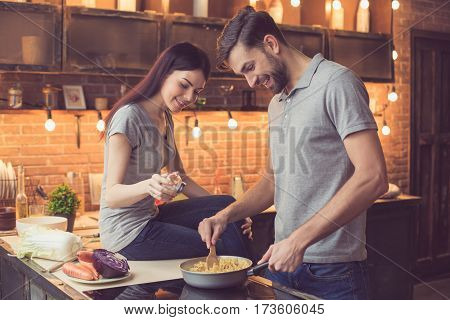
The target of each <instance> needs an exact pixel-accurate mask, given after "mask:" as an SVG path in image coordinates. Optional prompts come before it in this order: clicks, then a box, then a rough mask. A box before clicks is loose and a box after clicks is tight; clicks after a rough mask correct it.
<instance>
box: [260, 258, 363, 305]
mask: <svg viewBox="0 0 450 320" xmlns="http://www.w3.org/2000/svg"><path fill="white" fill-rule="evenodd" d="M265 277H266V278H268V279H270V280H272V281H275V282H278V283H280V284H283V285H285V286H288V287H291V288H294V289H297V290H299V291H302V292H305V293H309V294H312V295H315V296H317V297H319V298H322V299H327V300H365V299H368V294H369V290H368V276H367V263H366V261H355V262H343V263H302V265H301V266H300V267H298V268H297V270H295V271H294V272H292V273H288V272H275V273H272V272H270V271H269V270H267V271H266V274H265Z"/></svg>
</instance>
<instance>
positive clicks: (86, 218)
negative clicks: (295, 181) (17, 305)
mask: <svg viewBox="0 0 450 320" xmlns="http://www.w3.org/2000/svg"><path fill="white" fill-rule="evenodd" d="M418 203H420V198H419V197H414V196H409V195H400V196H399V197H398V198H396V199H379V200H377V201H376V202H375V203H374V205H373V207H374V208H376V209H381V208H383V207H384V206H389V207H392V206H404V205H406V206H409V205H416V204H418ZM265 212H266V213H274V212H275V210H274V208H269V209H268V210H266V211H265ZM97 224H98V212H87V213H85V214H84V215H82V216H79V217H77V219H76V225H75V229H76V231H75V233H77V234H78V235H80V236H86V235H94V234H97V233H98V229H97V228H96V227H97ZM1 236H5V234H3V235H2V234H0V237H1ZM8 238H14V236H13V237H8ZM15 238H17V237H15ZM4 239H5V238H3V240H2V239H0V254H1V255H2V258H6V259H7V260H8V263H12V264H14V267H15V269H17V270H19V271H20V272H23V273H25V274H26V275H27V276H28V277H29V278H31V279H33V281H34V282H36V283H37V284H38V285H40V286H42V287H43V288H45V290H47V291H48V292H49V294H51V295H52V296H54V297H55V298H58V299H90V298H91V299H102V298H105V297H109V299H115V298H117V299H119V298H123V296H124V294H123V292H125V293H126V294H129V293H130V292H134V293H135V294H136V295H135V298H136V299H139V298H140V297H139V295H138V293H139V292H140V293H142V294H144V295H146V296H147V297H153V298H155V299H158V295H159V294H162V293H164V292H166V291H167V292H169V293H167V292H166V293H167V294H169V296H171V297H172V298H173V299H181V298H183V297H184V298H189V297H193V296H195V297H197V298H196V299H233V298H238V299H243V298H246V299H247V298H248V299H252V298H257V297H262V296H264V297H266V299H269V298H268V297H269V296H270V297H272V298H273V297H275V298H276V297H278V296H279V295H274V294H273V292H275V291H273V290H275V289H273V288H271V287H270V286H268V285H267V284H264V283H262V282H261V281H258V278H260V277H256V278H251V279H250V281H247V283H246V285H245V286H244V287H242V288H240V289H237V290H226V291H219V292H212V291H209V290H206V292H203V291H205V290H200V289H195V288H191V287H189V286H187V285H186V284H185V283H184V281H183V280H182V279H180V278H181V273H180V271H179V270H178V265H179V263H180V262H181V260H180V261H172V262H166V265H165V266H163V265H161V264H159V265H158V263H156V265H155V264H154V263H155V262H133V261H131V262H130V265H131V269H132V271H133V270H135V271H138V275H136V274H135V275H134V276H132V277H130V279H126V280H123V281H122V282H117V283H111V284H108V285H102V286H97V287H95V288H93V287H92V286H91V285H84V284H80V283H75V282H73V281H71V280H69V279H67V277H66V276H65V275H64V274H62V272H61V271H58V272H56V273H55V274H50V273H48V272H42V266H39V264H42V265H43V266H44V268H48V267H49V266H51V265H53V264H54V263H55V262H48V261H46V262H41V263H38V264H37V263H36V262H34V261H27V260H21V259H17V258H16V257H12V256H9V255H8V254H12V253H13V249H12V247H11V244H10V243H9V242H11V241H4ZM92 240H94V239H92ZM12 242H14V241H12ZM88 246H89V247H90V248H98V247H100V243H99V242H98V241H97V242H95V240H94V242H91V243H90V244H88ZM37 261H39V260H37ZM148 263H150V264H148ZM152 263H153V265H152ZM167 263H168V265H167ZM161 267H162V269H159V270H167V269H170V270H172V273H170V272H169V275H168V276H166V277H162V278H161V277H154V278H152V277H142V274H149V272H148V271H147V270H152V269H153V270H155V268H156V270H158V268H161ZM158 272H160V271H158ZM61 274H62V275H61ZM261 279H262V278H260V280H261ZM161 280H164V281H162V282H161ZM155 281H157V282H155ZM266 281H267V280H266ZM267 287H269V289H270V290H272V291H271V292H272V295H267ZM114 288H116V289H114ZM165 288H166V289H167V288H172V289H171V290H172V291H170V290H166V289H165ZM255 288H256V289H255ZM152 290H153V291H152ZM252 290H253V291H255V290H262V293H261V294H260V295H258V294H256V296H253V297H252V296H251V295H247V296H245V297H243V296H242V294H243V292H247V293H248V292H250V291H252ZM270 290H269V291H270ZM170 292H172V293H170ZM264 292H266V293H264ZM277 292H278V291H277ZM188 293H189V294H188ZM199 295H200V296H199ZM162 297H164V294H162ZM153 298H152V299H153ZM166 298H167V297H166Z"/></svg>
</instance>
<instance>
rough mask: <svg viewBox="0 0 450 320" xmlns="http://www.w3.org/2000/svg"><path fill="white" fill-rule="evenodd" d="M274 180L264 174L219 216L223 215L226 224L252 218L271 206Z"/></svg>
mask: <svg viewBox="0 0 450 320" xmlns="http://www.w3.org/2000/svg"><path fill="white" fill-rule="evenodd" d="M274 190H275V188H274V180H273V176H272V175H270V174H264V175H263V176H262V177H261V179H260V180H259V181H258V182H257V183H256V184H255V185H254V186H253V187H252V188H250V189H249V190H248V191H247V192H246V193H245V194H244V195H243V196H242V198H240V199H239V200H238V201H236V202H234V203H233V204H231V205H230V206H228V207H227V208H226V209H224V210H222V211H221V212H220V213H219V214H225V215H226V217H227V220H228V222H235V221H238V220H241V219H244V218H246V217H251V216H254V215H256V214H258V213H261V212H262V211H264V210H266V209H267V208H269V207H270V206H271V205H273V197H274Z"/></svg>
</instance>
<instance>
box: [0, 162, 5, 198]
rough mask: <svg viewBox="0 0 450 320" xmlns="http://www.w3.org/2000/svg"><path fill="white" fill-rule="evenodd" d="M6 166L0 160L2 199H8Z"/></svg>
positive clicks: (0, 191) (0, 190)
mask: <svg viewBox="0 0 450 320" xmlns="http://www.w3.org/2000/svg"><path fill="white" fill-rule="evenodd" d="M5 179H6V166H5V163H4V162H3V161H2V160H0V199H6V181H5Z"/></svg>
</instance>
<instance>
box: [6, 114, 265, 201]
mask: <svg viewBox="0 0 450 320" xmlns="http://www.w3.org/2000/svg"><path fill="white" fill-rule="evenodd" d="M75 114H82V118H81V126H80V131H81V146H80V149H78V147H77V144H76V118H75V116H74V115H75ZM103 115H104V116H105V115H106V112H104V113H103ZM197 117H198V119H199V124H200V127H201V128H202V130H203V134H202V136H201V137H200V138H199V139H193V138H192V135H191V131H192V128H193V126H194V118H193V113H192V112H182V113H180V114H177V115H175V116H174V122H175V137H176V141H177V146H178V149H179V151H180V154H181V157H182V159H183V162H184V166H185V168H186V170H187V171H188V172H189V173H190V175H191V176H192V177H193V178H194V179H195V180H196V181H197V182H198V183H200V184H201V185H202V186H204V187H206V188H207V189H208V190H210V191H211V192H212V191H213V190H214V185H215V177H216V174H217V175H218V176H219V179H218V183H219V185H220V187H221V189H222V191H223V192H226V193H229V192H230V187H229V185H230V181H231V177H232V175H235V174H242V175H243V176H244V177H245V184H246V186H250V185H252V184H253V183H254V182H255V181H256V180H257V178H258V173H259V172H260V171H261V168H262V167H263V166H264V165H265V159H266V157H267V125H266V124H267V114H266V113H265V112H233V117H234V118H235V119H237V120H238V123H239V127H238V129H236V130H234V131H231V130H229V129H228V127H227V122H228V115H227V113H226V112H220V111H218V112H198V114H197ZM186 118H187V119H186ZM53 119H54V121H55V122H56V129H55V131H53V132H47V131H46V130H45V128H44V122H45V120H46V113H45V112H44V111H42V110H32V111H28V110H24V111H14V112H13V111H6V112H5V111H4V112H3V113H1V112H0V159H2V160H3V161H11V162H12V163H13V165H14V166H17V165H18V164H20V163H22V164H23V165H24V166H25V170H26V175H27V176H30V177H32V179H33V180H34V183H37V182H39V184H41V185H43V187H44V188H45V189H46V190H47V191H50V190H52V189H53V188H54V187H55V186H56V185H57V184H60V183H62V182H64V181H66V179H65V175H66V173H67V172H68V171H74V172H82V173H83V175H84V189H85V198H86V208H87V209H88V210H90V209H95V208H94V207H93V206H91V204H90V203H91V202H90V196H89V183H88V173H98V172H103V142H102V141H100V140H99V135H98V132H97V130H96V123H97V120H98V118H97V113H96V112H94V111H82V112H73V111H71V112H67V111H64V110H56V111H54V112H53ZM186 121H187V122H186ZM186 125H187V126H186ZM186 138H188V139H186Z"/></svg>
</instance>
